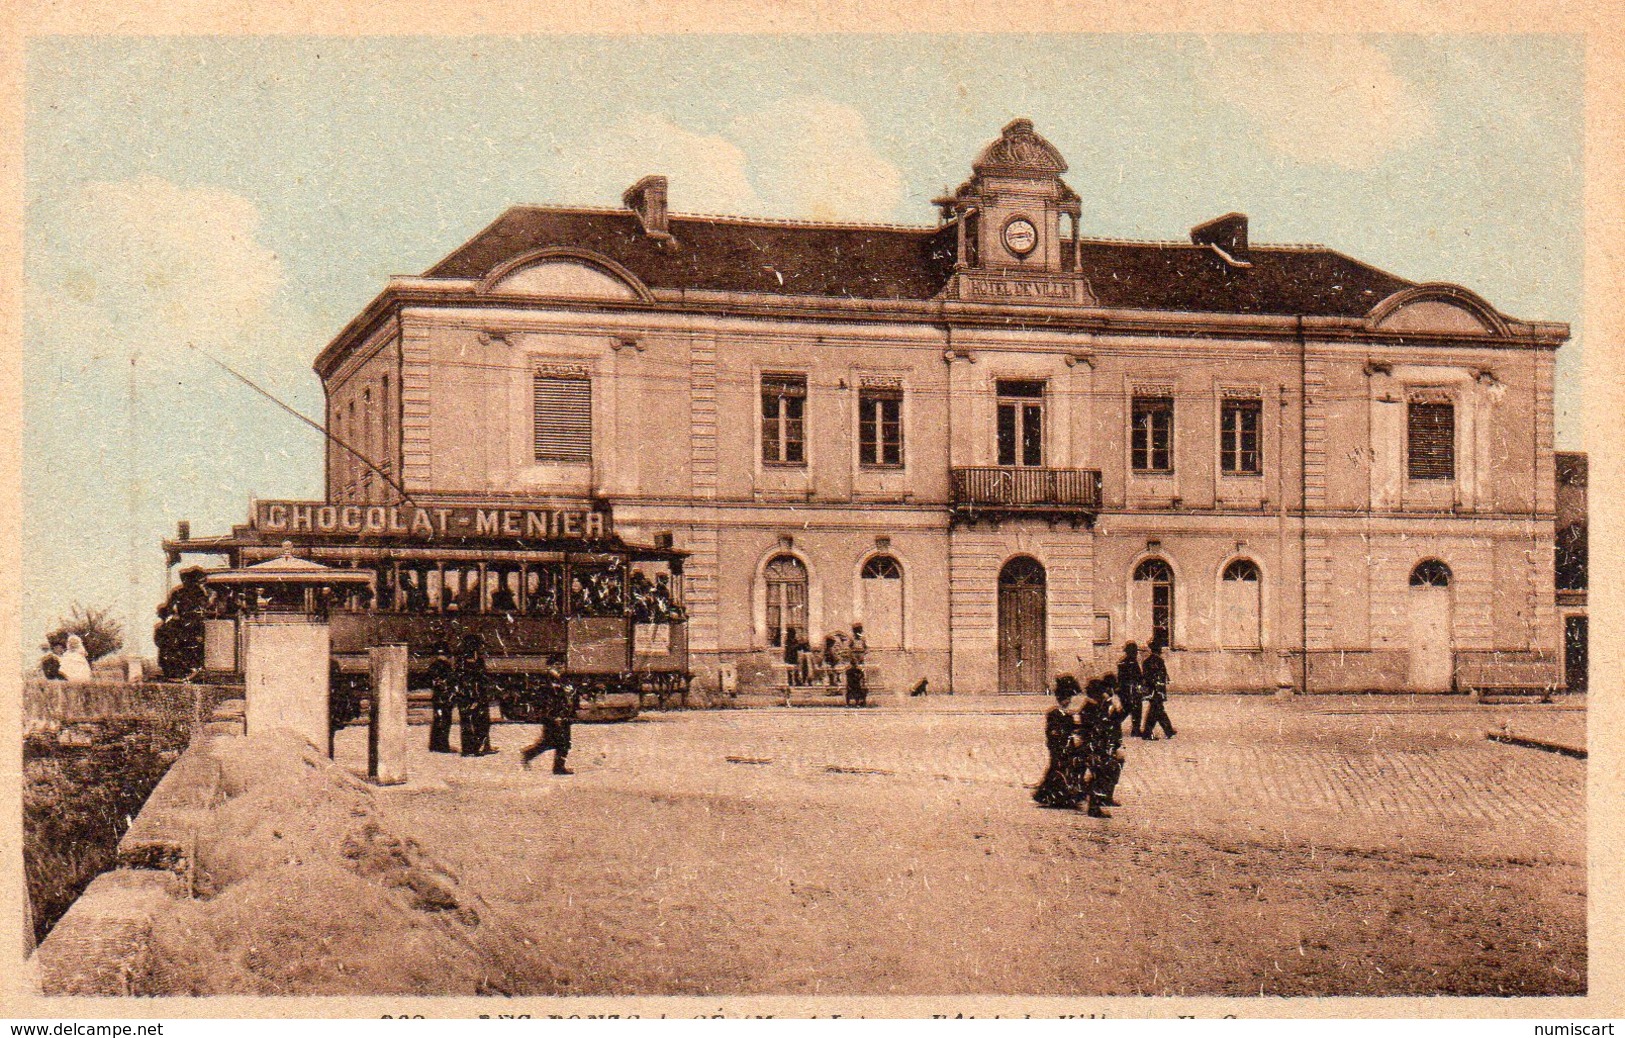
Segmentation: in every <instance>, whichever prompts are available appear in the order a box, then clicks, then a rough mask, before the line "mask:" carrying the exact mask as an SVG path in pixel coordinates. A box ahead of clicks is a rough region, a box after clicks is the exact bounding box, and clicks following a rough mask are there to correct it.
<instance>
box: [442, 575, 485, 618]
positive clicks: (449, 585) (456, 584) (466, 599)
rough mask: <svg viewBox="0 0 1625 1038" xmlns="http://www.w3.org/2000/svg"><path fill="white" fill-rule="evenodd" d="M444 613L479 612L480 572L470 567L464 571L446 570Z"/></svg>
mask: <svg viewBox="0 0 1625 1038" xmlns="http://www.w3.org/2000/svg"><path fill="white" fill-rule="evenodd" d="M446 611H447V612H448V613H450V612H457V613H477V612H479V611H480V571H479V570H477V569H474V568H472V567H470V568H468V569H464V570H458V569H447V570H446Z"/></svg>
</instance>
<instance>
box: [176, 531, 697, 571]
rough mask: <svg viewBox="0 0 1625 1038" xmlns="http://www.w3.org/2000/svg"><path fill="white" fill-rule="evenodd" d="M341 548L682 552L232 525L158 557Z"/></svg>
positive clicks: (461, 556)
mask: <svg viewBox="0 0 1625 1038" xmlns="http://www.w3.org/2000/svg"><path fill="white" fill-rule="evenodd" d="M333 548H345V549H348V550H349V552H358V551H361V552H365V551H368V550H376V551H377V552H378V553H379V554H380V555H381V556H387V554H388V553H391V552H397V551H409V552H411V553H412V554H413V555H418V554H423V555H428V554H433V553H436V552H443V553H445V554H447V555H448V556H453V557H455V558H457V559H458V560H460V561H466V560H469V559H470V558H471V556H476V557H477V556H478V555H481V554H490V555H492V556H499V557H501V558H502V560H503V561H513V560H515V559H516V558H518V559H519V560H521V561H522V560H523V558H524V557H526V556H530V555H535V556H536V557H537V561H538V562H540V561H551V560H547V559H545V558H544V556H559V555H624V556H627V557H629V558H630V559H632V560H633V561H656V562H681V561H682V560H683V559H686V558H687V557H688V554H689V553H688V552H686V551H681V550H679V549H676V548H661V547H657V546H655V545H649V544H636V543H633V542H630V541H626V540H623V539H622V538H621V537H620V536H619V535H615V534H611V535H608V536H605V537H600V538H594V539H591V540H588V539H582V538H550V539H546V540H541V539H527V538H487V537H461V536H456V535H447V536H438V537H433V538H421V537H419V538H414V537H403V536H392V535H388V534H331V533H323V534H310V533H297V534H280V533H279V534H277V535H275V536H267V535H265V534H264V533H263V532H261V531H258V530H256V529H254V528H253V527H252V526H247V525H243V526H233V527H232V530H231V533H229V534H223V535H216V536H213V537H186V538H165V539H164V541H163V550H164V555H165V556H166V558H167V559H168V561H169V564H170V565H172V566H173V565H175V564H176V563H177V562H179V561H180V559H181V557H182V556H183V555H227V556H235V555H240V554H241V553H243V552H245V551H247V552H254V551H256V550H259V551H280V552H284V553H289V554H293V555H297V554H298V553H300V552H302V551H304V552H312V553H317V552H320V551H321V550H322V549H333Z"/></svg>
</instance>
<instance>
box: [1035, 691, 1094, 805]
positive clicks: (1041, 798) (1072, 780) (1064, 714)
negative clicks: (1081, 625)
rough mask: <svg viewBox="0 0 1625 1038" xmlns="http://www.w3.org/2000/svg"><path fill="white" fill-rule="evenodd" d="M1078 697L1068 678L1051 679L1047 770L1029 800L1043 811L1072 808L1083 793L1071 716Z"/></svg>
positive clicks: (1046, 726) (1075, 725) (1074, 723)
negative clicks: (1043, 808)
mask: <svg viewBox="0 0 1625 1038" xmlns="http://www.w3.org/2000/svg"><path fill="white" fill-rule="evenodd" d="M1077 694H1078V681H1077V679H1076V678H1074V677H1072V676H1071V675H1070V674H1063V675H1061V676H1060V677H1058V678H1056V679H1055V706H1054V707H1052V708H1051V709H1050V711H1049V713H1047V714H1045V715H1044V746H1045V747H1046V748H1047V749H1048V750H1049V767H1048V768H1047V769H1046V770H1045V771H1044V777H1043V779H1041V780H1040V781H1039V783H1038V788H1037V789H1035V790H1034V791H1033V800H1035V801H1037V802H1038V803H1039V804H1040V805H1041V806H1043V807H1065V808H1075V807H1077V806H1078V801H1079V800H1080V799H1082V795H1083V791H1082V789H1081V787H1080V786H1079V783H1078V781H1077V780H1078V778H1079V777H1080V774H1079V769H1078V767H1077V765H1078V721H1077V718H1076V717H1074V716H1073V714H1072V712H1071V707H1072V700H1073V698H1074V697H1076V696H1077Z"/></svg>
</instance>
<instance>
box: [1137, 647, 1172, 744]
mask: <svg viewBox="0 0 1625 1038" xmlns="http://www.w3.org/2000/svg"><path fill="white" fill-rule="evenodd" d="M1140 672H1141V675H1142V676H1143V678H1144V680H1145V701H1146V708H1145V724H1144V725H1143V726H1142V727H1141V728H1140V738H1142V739H1147V740H1150V739H1155V738H1156V727H1157V725H1159V724H1160V725H1162V728H1163V731H1165V732H1167V733H1168V738H1170V739H1172V738H1173V737H1174V724H1173V722H1172V721H1170V720H1168V667H1167V665H1166V664H1165V663H1163V660H1162V642H1160V641H1154V642H1152V643H1151V653H1150V655H1148V656H1146V658H1145V663H1144V665H1142V666H1141V668H1140Z"/></svg>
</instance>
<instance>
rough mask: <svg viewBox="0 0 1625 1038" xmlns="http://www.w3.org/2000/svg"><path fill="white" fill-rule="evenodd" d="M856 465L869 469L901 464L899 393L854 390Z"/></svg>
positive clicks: (900, 404) (897, 390)
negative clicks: (856, 422)
mask: <svg viewBox="0 0 1625 1038" xmlns="http://www.w3.org/2000/svg"><path fill="white" fill-rule="evenodd" d="M858 464H860V465H862V466H863V467H864V468H871V469H898V468H902V467H903V392H902V390H899V389H862V390H859V391H858Z"/></svg>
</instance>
